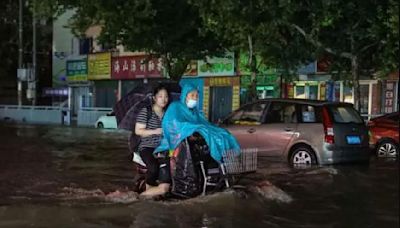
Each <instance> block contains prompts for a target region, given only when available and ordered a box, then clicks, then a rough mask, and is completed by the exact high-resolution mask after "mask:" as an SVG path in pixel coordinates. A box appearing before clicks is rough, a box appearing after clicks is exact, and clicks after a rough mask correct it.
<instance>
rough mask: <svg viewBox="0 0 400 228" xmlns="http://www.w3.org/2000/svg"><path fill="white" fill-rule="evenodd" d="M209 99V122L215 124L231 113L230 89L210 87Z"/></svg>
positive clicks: (227, 87) (229, 87)
mask: <svg viewBox="0 0 400 228" xmlns="http://www.w3.org/2000/svg"><path fill="white" fill-rule="evenodd" d="M210 98H211V102H210V107H209V110H210V115H209V116H210V121H211V122H214V123H216V122H217V121H218V119H220V118H224V117H226V116H227V115H228V114H229V113H230V112H231V111H232V87H231V86H218V87H210Z"/></svg>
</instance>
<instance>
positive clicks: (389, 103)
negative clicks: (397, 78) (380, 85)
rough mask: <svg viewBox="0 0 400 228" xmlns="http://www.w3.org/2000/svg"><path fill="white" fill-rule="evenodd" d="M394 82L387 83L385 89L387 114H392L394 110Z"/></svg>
mask: <svg viewBox="0 0 400 228" xmlns="http://www.w3.org/2000/svg"><path fill="white" fill-rule="evenodd" d="M394 85H395V84H394V82H391V81H387V82H386V88H385V113H391V112H393V111H394V109H393V105H394V104H393V103H394V102H393V98H394Z"/></svg>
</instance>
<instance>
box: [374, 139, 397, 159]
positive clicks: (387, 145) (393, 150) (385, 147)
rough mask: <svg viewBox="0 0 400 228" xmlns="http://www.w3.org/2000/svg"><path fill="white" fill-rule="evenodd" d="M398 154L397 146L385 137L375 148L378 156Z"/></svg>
mask: <svg viewBox="0 0 400 228" xmlns="http://www.w3.org/2000/svg"><path fill="white" fill-rule="evenodd" d="M398 154H399V146H398V145H396V143H395V142H393V141H392V140H388V139H385V140H383V141H382V142H381V143H379V144H378V146H377V148H376V155H377V156H378V157H396V156H397V155H398Z"/></svg>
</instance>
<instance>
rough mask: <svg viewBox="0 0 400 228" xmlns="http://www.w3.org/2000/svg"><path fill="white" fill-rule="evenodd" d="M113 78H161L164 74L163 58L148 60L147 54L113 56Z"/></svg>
mask: <svg viewBox="0 0 400 228" xmlns="http://www.w3.org/2000/svg"><path fill="white" fill-rule="evenodd" d="M111 62H112V72H111V78H113V79H137V78H159V77H161V76H162V73H161V71H162V63H161V59H157V58H153V59H150V60H148V59H147V56H119V57H113V58H112V59H111Z"/></svg>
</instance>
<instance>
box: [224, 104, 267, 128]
mask: <svg viewBox="0 0 400 228" xmlns="http://www.w3.org/2000/svg"><path fill="white" fill-rule="evenodd" d="M265 106H266V103H255V104H250V105H246V106H244V107H243V108H241V109H240V110H238V111H236V112H235V113H234V114H233V115H232V116H231V117H230V118H228V119H227V120H226V123H227V124H260V123H261V117H262V115H263V112H264V109H265Z"/></svg>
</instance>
